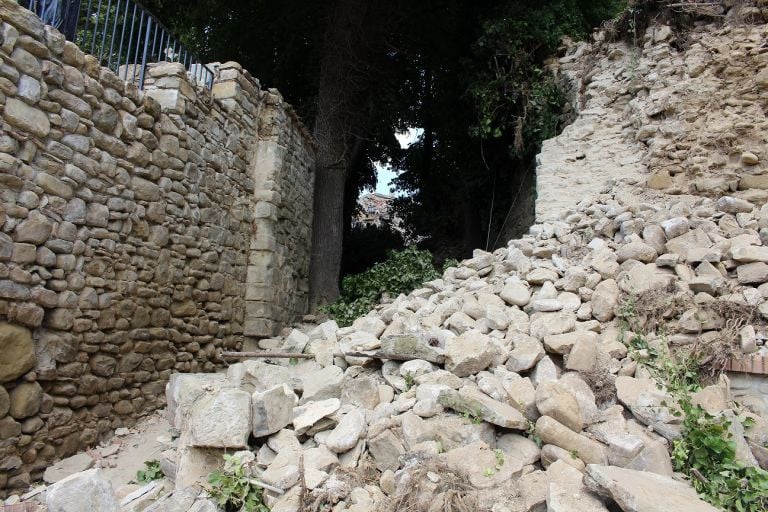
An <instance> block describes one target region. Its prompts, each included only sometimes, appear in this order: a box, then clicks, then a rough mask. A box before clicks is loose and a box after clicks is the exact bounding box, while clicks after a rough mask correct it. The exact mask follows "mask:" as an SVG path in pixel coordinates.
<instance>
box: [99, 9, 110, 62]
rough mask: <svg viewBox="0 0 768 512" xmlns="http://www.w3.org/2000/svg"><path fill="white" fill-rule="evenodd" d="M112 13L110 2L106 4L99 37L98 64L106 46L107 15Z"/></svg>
mask: <svg viewBox="0 0 768 512" xmlns="http://www.w3.org/2000/svg"><path fill="white" fill-rule="evenodd" d="M111 11H112V0H109V1H108V2H107V14H106V16H105V17H104V28H103V29H102V30H103V32H104V34H102V36H101V47H100V48H99V63H101V57H102V55H103V54H104V47H105V46H106V45H107V32H109V29H108V28H107V27H108V26H109V13H110V12H111Z"/></svg>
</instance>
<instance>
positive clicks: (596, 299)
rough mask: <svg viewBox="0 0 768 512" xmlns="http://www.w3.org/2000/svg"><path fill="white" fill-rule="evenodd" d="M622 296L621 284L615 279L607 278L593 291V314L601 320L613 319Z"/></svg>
mask: <svg viewBox="0 0 768 512" xmlns="http://www.w3.org/2000/svg"><path fill="white" fill-rule="evenodd" d="M620 296H621V291H620V290H619V285H618V284H616V281H614V280H613V279H607V280H605V281H603V282H602V283H600V284H599V285H597V288H595V291H594V293H592V316H594V317H595V318H596V319H597V320H599V321H601V322H608V321H610V320H612V319H613V317H614V314H615V313H614V310H615V309H616V305H617V304H618V303H619V297H620Z"/></svg>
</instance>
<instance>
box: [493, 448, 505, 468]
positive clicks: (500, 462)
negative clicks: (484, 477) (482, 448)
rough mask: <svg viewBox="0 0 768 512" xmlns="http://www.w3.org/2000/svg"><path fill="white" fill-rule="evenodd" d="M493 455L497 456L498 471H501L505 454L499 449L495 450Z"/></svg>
mask: <svg viewBox="0 0 768 512" xmlns="http://www.w3.org/2000/svg"><path fill="white" fill-rule="evenodd" d="M493 454H494V455H495V456H496V469H501V466H503V465H504V452H503V451H501V450H499V449H498V448H497V449H495V450H493Z"/></svg>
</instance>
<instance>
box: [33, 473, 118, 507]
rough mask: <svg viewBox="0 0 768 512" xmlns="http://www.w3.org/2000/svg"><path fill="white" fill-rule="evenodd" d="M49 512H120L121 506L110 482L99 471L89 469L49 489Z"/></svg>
mask: <svg viewBox="0 0 768 512" xmlns="http://www.w3.org/2000/svg"><path fill="white" fill-rule="evenodd" d="M45 504H46V506H47V507H48V511H49V512H81V511H83V510H98V511H99V512H119V511H120V504H119V503H118V501H117V498H116V497H115V493H114V491H113V490H112V485H111V484H110V483H109V481H107V480H105V479H104V478H103V477H102V474H101V471H100V470H98V469H89V470H87V471H83V472H80V473H75V474H73V475H70V476H68V477H66V478H64V479H62V480H59V481H58V482H56V483H55V484H53V485H52V486H50V487H49V488H48V489H47V492H46V497H45Z"/></svg>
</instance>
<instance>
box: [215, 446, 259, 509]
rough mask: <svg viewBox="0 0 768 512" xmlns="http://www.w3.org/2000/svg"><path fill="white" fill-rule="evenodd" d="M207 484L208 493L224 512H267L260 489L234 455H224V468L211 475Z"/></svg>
mask: <svg viewBox="0 0 768 512" xmlns="http://www.w3.org/2000/svg"><path fill="white" fill-rule="evenodd" d="M208 483H209V484H211V487H210V488H209V489H208V492H209V493H210V495H211V496H212V497H213V499H214V500H216V503H218V505H219V506H220V507H222V508H223V509H224V510H225V511H226V512H269V507H267V506H266V505H265V504H264V496H263V490H262V488H261V487H259V486H258V485H257V484H256V483H255V482H254V480H253V479H252V478H251V476H250V474H249V472H248V470H247V468H246V466H245V464H244V463H243V461H242V460H240V459H239V458H238V457H236V456H234V455H228V454H224V468H223V469H220V470H216V471H214V472H213V473H211V474H210V475H209V476H208Z"/></svg>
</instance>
